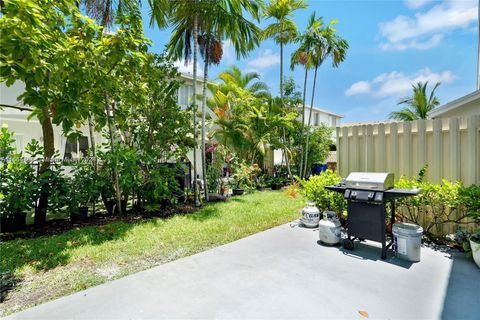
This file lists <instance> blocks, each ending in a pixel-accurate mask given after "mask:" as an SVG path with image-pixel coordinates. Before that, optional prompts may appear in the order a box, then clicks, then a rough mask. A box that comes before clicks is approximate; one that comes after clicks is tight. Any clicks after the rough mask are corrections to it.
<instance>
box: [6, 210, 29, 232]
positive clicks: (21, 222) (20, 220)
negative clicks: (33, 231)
mask: <svg viewBox="0 0 480 320" xmlns="http://www.w3.org/2000/svg"><path fill="white" fill-rule="evenodd" d="M26 218H27V214H26V213H25V212H19V213H17V214H15V215H13V216H10V217H4V218H1V219H0V232H16V231H20V230H22V229H25V227H26Z"/></svg>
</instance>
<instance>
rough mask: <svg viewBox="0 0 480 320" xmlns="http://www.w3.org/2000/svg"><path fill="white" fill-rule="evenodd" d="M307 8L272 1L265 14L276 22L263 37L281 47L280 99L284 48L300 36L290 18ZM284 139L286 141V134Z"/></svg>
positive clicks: (297, 2) (293, 0)
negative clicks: (294, 13)
mask: <svg viewBox="0 0 480 320" xmlns="http://www.w3.org/2000/svg"><path fill="white" fill-rule="evenodd" d="M306 7H307V4H306V3H305V1H304V0H271V1H270V3H269V4H268V6H267V7H266V9H265V12H264V15H265V17H266V18H267V19H268V18H273V19H275V20H276V21H275V22H274V23H272V24H270V25H269V26H267V28H265V30H264V31H263V37H264V38H265V39H267V38H273V39H274V40H275V42H276V43H277V44H279V45H280V98H283V46H284V45H286V44H287V43H289V42H291V41H292V40H294V39H295V38H296V37H297V34H298V31H297V25H296V24H295V22H293V21H292V20H291V19H290V18H291V17H292V16H293V12H294V11H295V10H298V9H302V8H306ZM283 138H284V140H286V135H285V132H284V133H283ZM284 142H285V141H284ZM283 153H284V156H285V163H286V165H287V171H288V175H289V176H290V177H291V176H292V173H291V170H290V162H289V159H288V153H287V150H286V149H284V150H283Z"/></svg>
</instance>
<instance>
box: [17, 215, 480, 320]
mask: <svg viewBox="0 0 480 320" xmlns="http://www.w3.org/2000/svg"><path fill="white" fill-rule="evenodd" d="M317 240H318V234H317V231H316V230H310V229H304V228H299V227H295V226H290V225H288V224H287V225H282V226H280V227H277V228H274V229H271V230H268V231H265V232H262V233H259V234H256V235H253V236H250V237H248V238H245V239H242V240H239V241H236V242H233V243H230V244H227V245H224V246H221V247H218V248H215V249H212V250H209V251H207V252H203V253H200V254H197V255H194V256H190V257H187V258H184V259H180V260H177V261H174V262H171V263H168V264H165V265H161V266H159V267H156V268H153V269H150V270H147V271H144V272H140V273H137V274H134V275H131V276H128V277H125V278H122V279H119V280H116V281H112V282H110V283H106V284H104V285H100V286H98V287H94V288H90V289H87V290H85V291H81V292H78V293H76V294H73V295H71V296H68V297H64V298H61V299H58V300H55V301H52V302H49V303H46V304H43V305H40V306H37V307H35V308H32V309H28V310H26V311H24V312H20V313H17V314H14V315H12V316H10V317H8V319H159V318H163V319H167V318H168V319H172V318H176V319H179V318H182V319H185V318H203V319H205V318H208V319H210V318H216V319H225V318H237V319H247V318H250V319H251V318H257V319H258V318H264V319H267V318H268V319H279V318H284V319H286V318H291V319H292V318H295V319H311V318H316V319H320V318H323V319H324V318H329V319H361V318H362V315H360V313H359V311H366V312H368V315H369V318H375V319H379V318H381V319H478V315H479V314H480V294H479V292H480V269H478V268H477V267H476V266H475V264H474V263H473V261H472V260H470V259H466V258H465V257H464V255H463V254H460V253H455V254H452V253H447V252H442V250H434V249H432V248H426V247H424V248H423V249H422V261H421V262H420V263H414V264H411V263H407V262H404V261H402V260H399V259H397V258H395V257H393V256H392V253H391V252H389V254H388V256H387V260H386V261H382V260H380V250H379V249H378V248H376V247H373V245H375V244H374V243H368V245H367V244H364V243H356V249H355V251H352V252H344V251H343V250H342V249H341V248H340V247H326V246H322V245H320V244H318V243H317Z"/></svg>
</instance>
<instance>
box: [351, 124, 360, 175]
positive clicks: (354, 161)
mask: <svg viewBox="0 0 480 320" xmlns="http://www.w3.org/2000/svg"><path fill="white" fill-rule="evenodd" d="M358 160H359V154H358V126H353V127H352V154H351V155H350V168H349V169H350V172H352V171H358Z"/></svg>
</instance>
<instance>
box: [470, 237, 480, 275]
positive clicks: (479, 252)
mask: <svg viewBox="0 0 480 320" xmlns="http://www.w3.org/2000/svg"><path fill="white" fill-rule="evenodd" d="M470 248H471V249H472V256H473V260H474V261H475V263H476V264H477V266H478V267H479V268H480V242H477V241H475V240H472V239H470Z"/></svg>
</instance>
